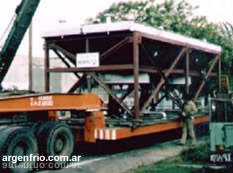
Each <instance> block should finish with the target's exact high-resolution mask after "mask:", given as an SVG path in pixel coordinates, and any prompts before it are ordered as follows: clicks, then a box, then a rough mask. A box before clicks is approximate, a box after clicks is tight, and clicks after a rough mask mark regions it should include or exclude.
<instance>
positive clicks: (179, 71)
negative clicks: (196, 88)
mask: <svg viewBox="0 0 233 173" xmlns="http://www.w3.org/2000/svg"><path fill="white" fill-rule="evenodd" d="M139 71H140V72H147V73H159V72H158V70H157V69H156V68H155V67H145V66H140V67H139ZM167 71H168V69H165V70H163V73H166V72H167ZM171 73H172V74H181V75H184V74H185V70H184V69H174V70H172V72H171ZM189 76H197V77H198V76H200V72H199V71H189ZM210 77H217V74H216V73H210Z"/></svg>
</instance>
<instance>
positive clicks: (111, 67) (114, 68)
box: [48, 64, 133, 73]
mask: <svg viewBox="0 0 233 173" xmlns="http://www.w3.org/2000/svg"><path fill="white" fill-rule="evenodd" d="M122 70H133V65H131V64H126V65H101V66H100V67H95V68H77V67H71V68H63V67H57V68H50V69H49V70H48V71H49V72H80V73H81V72H83V73H84V72H93V71H95V72H106V71H122Z"/></svg>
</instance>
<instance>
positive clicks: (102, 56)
mask: <svg viewBox="0 0 233 173" xmlns="http://www.w3.org/2000/svg"><path fill="white" fill-rule="evenodd" d="M129 40H130V38H129V37H126V38H124V39H123V40H121V41H120V42H118V43H116V44H115V45H114V46H112V47H111V48H109V49H108V50H106V51H105V52H103V53H102V54H101V55H100V61H103V60H104V59H105V58H107V57H109V55H110V54H112V53H113V52H115V51H117V50H118V49H120V48H121V47H122V46H124V45H125V44H127V43H128V42H129Z"/></svg>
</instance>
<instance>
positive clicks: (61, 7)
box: [0, 0, 233, 57]
mask: <svg viewBox="0 0 233 173" xmlns="http://www.w3.org/2000/svg"><path fill="white" fill-rule="evenodd" d="M120 1H129V0H41V2H40V5H39V7H38V10H37V11H36V13H35V16H34V18H33V56H35V57H43V56H44V52H43V39H42V38H41V35H42V33H43V32H44V31H46V30H52V29H56V28H58V27H64V28H68V27H71V26H72V27H74V26H79V25H81V24H83V23H84V22H85V20H86V19H87V18H90V17H95V16H96V14H97V13H98V12H101V11H103V10H105V9H107V8H108V7H110V6H111V4H113V3H116V2H120ZM131 1H133V0H131ZM157 1H158V2H161V1H162V0H157ZM177 1H179V0H177ZM187 1H188V2H189V3H190V4H192V5H198V6H199V9H198V10H196V11H195V14H196V15H204V16H207V18H208V19H209V20H210V21H213V22H226V21H227V22H230V23H232V24H233V17H232V16H233V12H232V6H233V1H232V0H187ZM20 2H21V0H1V1H0V21H1V24H0V38H1V36H2V34H3V32H4V30H5V29H6V27H7V25H8V23H9V21H10V19H11V17H12V16H13V15H14V10H15V8H16V7H17V4H19V3H20ZM64 21H65V22H64ZM0 46H1V45H0ZM17 54H20V55H27V54H28V33H26V35H25V37H24V40H23V42H22V44H21V45H20V48H19V50H18V52H17Z"/></svg>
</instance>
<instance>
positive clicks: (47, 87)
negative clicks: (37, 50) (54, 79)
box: [44, 42, 50, 92]
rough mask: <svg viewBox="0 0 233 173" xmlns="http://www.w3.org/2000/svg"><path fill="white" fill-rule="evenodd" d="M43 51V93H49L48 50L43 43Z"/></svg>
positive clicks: (46, 44) (46, 45)
mask: <svg viewBox="0 0 233 173" xmlns="http://www.w3.org/2000/svg"><path fill="white" fill-rule="evenodd" d="M44 49H45V61H44V64H45V92H49V91H50V74H49V48H48V43H47V42H45V44H44Z"/></svg>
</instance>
